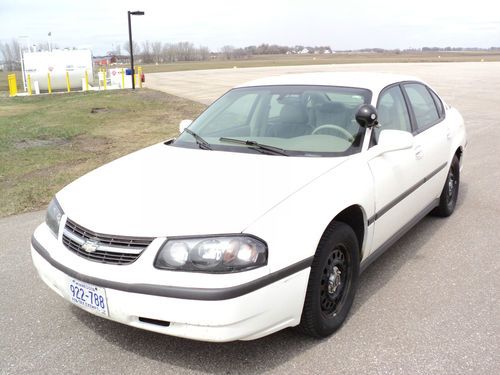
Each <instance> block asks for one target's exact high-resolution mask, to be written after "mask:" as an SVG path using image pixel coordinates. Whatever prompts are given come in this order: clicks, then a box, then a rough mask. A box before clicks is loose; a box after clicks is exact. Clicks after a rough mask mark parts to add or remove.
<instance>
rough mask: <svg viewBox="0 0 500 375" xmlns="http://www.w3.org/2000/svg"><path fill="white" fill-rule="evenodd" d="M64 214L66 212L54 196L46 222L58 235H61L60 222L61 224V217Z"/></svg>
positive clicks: (48, 209)
mask: <svg viewBox="0 0 500 375" xmlns="http://www.w3.org/2000/svg"><path fill="white" fill-rule="evenodd" d="M63 214H64V212H63V210H62V208H61V206H59V203H58V202H57V199H56V198H53V199H52V200H51V201H50V203H49V207H48V208H47V214H46V215H45V222H46V223H47V226H48V227H49V228H50V230H51V231H52V232H53V233H54V235H55V236H56V237H57V236H58V235H59V224H61V218H62V215H63Z"/></svg>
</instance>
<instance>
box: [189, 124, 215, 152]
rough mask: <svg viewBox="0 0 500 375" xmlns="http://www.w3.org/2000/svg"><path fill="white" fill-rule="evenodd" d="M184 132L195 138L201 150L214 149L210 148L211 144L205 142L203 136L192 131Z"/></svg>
mask: <svg viewBox="0 0 500 375" xmlns="http://www.w3.org/2000/svg"><path fill="white" fill-rule="evenodd" d="M184 131H185V132H186V133H188V134H190V135H192V136H193V138H194V140H195V141H196V144H197V145H198V147H199V148H201V149H203V150H211V149H212V147H210V144H209V143H208V142H207V141H205V140H204V139H203V138H202V137H201V136H199V135H198V134H196V133H195V132H194V131H192V130H191V129H189V128H186V129H184Z"/></svg>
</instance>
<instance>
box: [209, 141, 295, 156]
mask: <svg viewBox="0 0 500 375" xmlns="http://www.w3.org/2000/svg"><path fill="white" fill-rule="evenodd" d="M219 141H221V142H229V143H237V144H240V145H246V146H249V147H250V148H252V149H255V150H258V151H266V152H268V153H270V154H273V155H283V156H288V154H287V152H286V151H285V150H283V149H282V148H279V147H274V146H270V145H265V144H262V143H258V142H255V141H251V140H248V139H247V140H245V141H244V140H241V139H236V138H225V137H221V138H219Z"/></svg>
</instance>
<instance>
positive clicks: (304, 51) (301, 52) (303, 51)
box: [299, 48, 309, 55]
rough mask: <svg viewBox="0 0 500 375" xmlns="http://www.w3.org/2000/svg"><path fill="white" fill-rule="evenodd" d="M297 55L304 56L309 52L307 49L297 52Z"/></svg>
mask: <svg viewBox="0 0 500 375" xmlns="http://www.w3.org/2000/svg"><path fill="white" fill-rule="evenodd" d="M299 53H300V54H301V55H302V54H306V53H309V50H308V49H307V48H304V49H303V50H301V51H299Z"/></svg>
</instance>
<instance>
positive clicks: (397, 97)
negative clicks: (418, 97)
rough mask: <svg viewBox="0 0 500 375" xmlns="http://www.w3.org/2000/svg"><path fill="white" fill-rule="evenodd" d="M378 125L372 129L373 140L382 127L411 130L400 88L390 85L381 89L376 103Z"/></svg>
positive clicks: (376, 138) (376, 137)
mask: <svg viewBox="0 0 500 375" xmlns="http://www.w3.org/2000/svg"><path fill="white" fill-rule="evenodd" d="M377 112H378V120H379V124H380V127H378V128H375V129H374V135H375V141H377V140H378V137H379V135H380V132H381V131H382V130H384V129H393V130H403V131H407V132H410V133H411V132H412V130H411V123H410V116H409V115H408V109H407V107H406V103H405V99H404V97H403V93H402V92H401V88H400V87H399V86H398V85H397V86H392V87H390V88H388V89H387V90H385V91H383V92H382V94H381V96H380V98H379V101H378V105H377Z"/></svg>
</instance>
